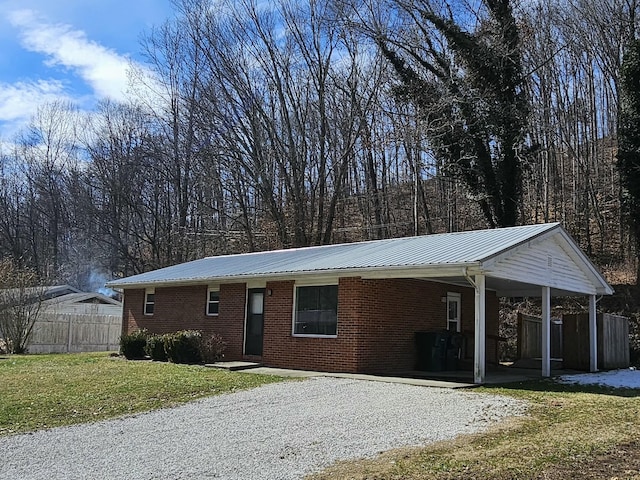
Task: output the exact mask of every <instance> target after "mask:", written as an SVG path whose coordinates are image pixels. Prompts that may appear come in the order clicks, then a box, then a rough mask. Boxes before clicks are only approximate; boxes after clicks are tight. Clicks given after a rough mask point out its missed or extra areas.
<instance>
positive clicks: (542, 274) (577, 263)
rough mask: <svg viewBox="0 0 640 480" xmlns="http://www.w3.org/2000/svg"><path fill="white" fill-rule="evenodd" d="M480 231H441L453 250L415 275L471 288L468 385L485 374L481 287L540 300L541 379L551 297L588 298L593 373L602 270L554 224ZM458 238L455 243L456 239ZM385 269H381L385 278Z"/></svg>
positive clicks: (545, 371) (606, 288)
mask: <svg viewBox="0 0 640 480" xmlns="http://www.w3.org/2000/svg"><path fill="white" fill-rule="evenodd" d="M482 232H483V235H474V236H473V237H472V238H471V237H469V238H464V237H465V234H464V233H460V234H448V235H446V236H447V237H448V240H449V245H450V251H451V252H454V253H453V254H451V255H452V256H451V259H447V258H441V259H439V261H438V262H435V263H437V265H433V269H432V271H428V270H423V271H422V272H421V275H420V278H428V279H429V280H435V281H440V282H444V283H449V284H454V285H461V286H468V285H471V286H472V287H473V288H474V290H475V329H474V335H475V338H474V342H475V348H474V368H473V378H474V383H484V382H485V375H486V365H485V361H486V355H485V353H486V339H487V336H486V306H485V305H486V304H485V299H486V292H487V290H493V291H495V292H496V293H497V295H498V296H499V297H530V298H534V297H535V298H541V299H542V372H541V373H542V376H543V377H549V376H550V375H551V355H550V340H551V337H550V330H551V328H550V326H551V299H552V298H553V297H561V296H573V297H577V296H586V297H588V299H589V350H590V371H592V372H595V371H596V370H597V365H598V358H597V344H598V342H597V328H596V308H597V302H598V299H599V297H601V296H602V295H611V294H612V293H613V289H612V288H611V286H610V285H609V284H608V283H607V281H606V280H605V278H604V277H603V276H602V274H600V272H599V271H598V270H597V269H596V267H595V266H594V265H593V264H592V263H591V261H590V260H589V259H588V257H587V256H586V255H585V254H584V253H583V252H582V250H581V249H580V248H579V247H578V245H577V244H576V243H575V242H574V240H573V239H572V238H571V237H570V235H569V234H568V233H567V232H566V231H565V230H564V228H562V226H561V225H560V224H559V223H550V224H540V225H530V226H524V227H515V228H509V229H496V230H484V231H482ZM456 237H458V238H456ZM458 239H459V240H461V241H460V242H457V241H456V240H458ZM470 240H471V242H469V241H470ZM456 257H457V259H456ZM389 273H390V272H389V271H387V272H385V276H386V277H387V278H388V276H389ZM403 275H406V274H403Z"/></svg>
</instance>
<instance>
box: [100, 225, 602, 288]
mask: <svg viewBox="0 0 640 480" xmlns="http://www.w3.org/2000/svg"><path fill="white" fill-rule="evenodd" d="M551 236H553V237H554V238H555V243H556V244H557V245H555V244H554V248H549V249H547V250H548V251H549V252H551V253H549V255H552V254H553V255H554V256H561V257H563V259H564V260H563V262H564V263H563V265H565V268H566V264H567V263H572V264H575V265H576V272H577V273H576V275H575V277H576V278H574V279H573V280H572V283H571V284H570V285H568V288H566V290H569V291H574V292H580V293H612V292H613V290H612V289H611V287H610V286H609V285H608V284H607V282H606V280H605V279H604V277H602V275H601V274H600V273H599V272H598V271H597V269H596V268H595V267H594V266H593V264H591V262H590V261H589V259H588V258H587V257H586V255H584V253H582V251H581V250H580V249H579V248H578V247H577V245H576V244H575V242H573V240H572V239H571V237H570V236H569V235H568V234H567V233H566V231H565V230H564V229H563V228H562V227H561V226H560V225H559V224H558V223H547V224H538V225H526V226H520V227H509V228H499V229H491V230H474V231H469V232H456V233H445V234H438V235H423V236H417V237H405V238H394V239H387V240H374V241H368V242H359V243H348V244H339V245H325V246H318V247H306V248H295V249H288V250H276V251H268V252H257V253H246V254H238V255H225V256H218V257H208V258H203V259H200V260H195V261H192V262H187V263H183V264H180V265H174V266H172V267H167V268H162V269H159V270H155V271H152V272H147V273H143V274H140V275H134V276H132V277H128V278H123V279H119V280H113V281H111V282H108V283H107V286H108V287H111V288H113V287H115V288H125V289H126V288H142V287H153V286H162V285H189V284H197V283H214V282H225V281H226V282H231V281H246V280H248V279H255V278H299V277H302V276H313V275H334V276H366V275H372V274H375V275H378V276H379V277H385V276H396V277H398V276H407V277H425V278H426V277H429V278H433V277H436V276H443V277H450V276H453V275H457V276H462V277H463V279H464V278H465V277H466V276H467V275H469V274H477V273H486V274H487V275H491V271H490V269H491V268H492V267H493V268H496V269H498V270H500V269H502V270H504V269H505V261H504V260H505V259H504V258H503V257H505V255H506V256H507V257H511V256H513V255H516V253H520V254H522V249H523V248H526V247H527V246H528V245H531V242H533V241H535V240H540V239H547V238H549V237H551ZM545 251H546V250H545ZM538 253H539V252H538ZM565 257H566V258H565ZM567 258H568V259H569V260H566V259H567ZM546 260H547V259H546V258H545V261H546ZM536 261H537V260H536ZM521 263H522V262H521ZM538 263H539V262H538ZM549 263H550V265H549V267H551V260H549ZM513 268H516V269H518V268H519V269H520V273H518V275H517V276H516V277H517V278H510V277H509V275H507V276H504V275H502V274H500V278H505V279H507V280H509V281H516V282H522V281H523V275H524V276H526V274H527V272H526V271H522V270H523V269H522V266H520V265H514V267H513ZM466 269H472V270H473V272H472V271H469V272H467V270H466ZM485 270H486V271H485ZM463 271H464V275H463V273H462V272H463ZM559 273H561V272H559ZM534 275H535V272H534ZM578 277H579V278H578ZM558 278H559V277H558ZM531 280H532V281H531V284H533V285H538V283H537V280H538V279H537V278H533V279H531ZM555 283H558V282H557V281H556V282H555ZM560 283H562V282H560ZM551 286H553V287H554V288H557V289H559V290H565V288H564V286H563V285H555V284H552V285H551Z"/></svg>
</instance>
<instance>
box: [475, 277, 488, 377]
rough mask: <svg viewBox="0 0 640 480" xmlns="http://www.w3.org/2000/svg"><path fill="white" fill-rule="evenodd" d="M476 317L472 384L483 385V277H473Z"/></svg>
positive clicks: (484, 305) (484, 306) (484, 328)
mask: <svg viewBox="0 0 640 480" xmlns="http://www.w3.org/2000/svg"><path fill="white" fill-rule="evenodd" d="M475 290H476V308H475V310H476V317H475V348H474V355H473V382H474V383H484V377H485V361H486V355H485V351H486V348H485V343H486V339H487V336H486V299H485V276H484V275H476V276H475Z"/></svg>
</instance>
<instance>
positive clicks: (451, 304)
mask: <svg viewBox="0 0 640 480" xmlns="http://www.w3.org/2000/svg"><path fill="white" fill-rule="evenodd" d="M460 304H461V302H460V294H459V293H451V292H448V293H447V330H450V331H452V332H459V331H460Z"/></svg>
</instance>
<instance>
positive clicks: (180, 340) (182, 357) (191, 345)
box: [164, 330, 202, 364]
mask: <svg viewBox="0 0 640 480" xmlns="http://www.w3.org/2000/svg"><path fill="white" fill-rule="evenodd" d="M201 342H202V333H201V332H200V331H198V330H182V331H180V332H176V333H174V334H172V335H166V336H165V342H164V349H165V352H167V358H168V359H169V361H170V362H173V363H189V364H191V363H201V362H202V356H201V355H200V343H201Z"/></svg>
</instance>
